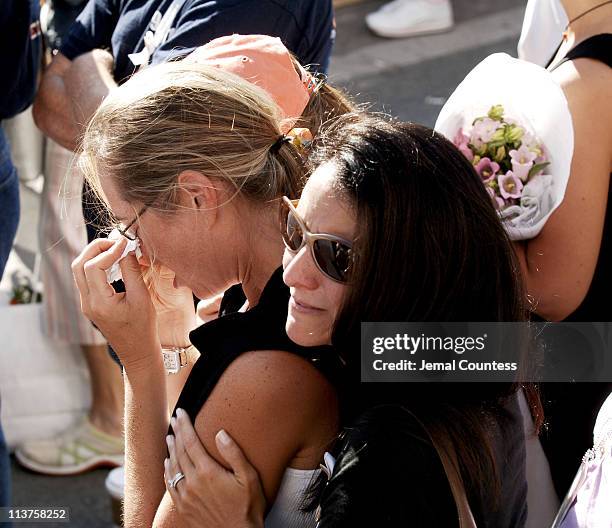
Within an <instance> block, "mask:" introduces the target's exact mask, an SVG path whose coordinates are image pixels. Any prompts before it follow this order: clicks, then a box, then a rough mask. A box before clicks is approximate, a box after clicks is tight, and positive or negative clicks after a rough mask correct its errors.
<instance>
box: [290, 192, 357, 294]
mask: <svg viewBox="0 0 612 528" xmlns="http://www.w3.org/2000/svg"><path fill="white" fill-rule="evenodd" d="M298 201H299V200H290V199H289V198H287V197H286V196H283V203H282V212H281V233H282V235H283V241H284V242H285V246H286V247H287V249H288V250H289V251H291V252H292V253H297V252H298V251H300V250H301V249H302V248H303V247H304V245H306V244H308V245H309V246H310V251H311V254H312V259H313V260H314V262H315V264H316V265H317V268H319V271H320V272H321V273H323V275H325V276H326V277H329V278H330V279H331V280H333V281H336V282H340V283H345V282H346V281H347V280H348V274H349V271H350V267H351V262H352V249H351V248H352V243H351V242H349V241H348V240H345V239H343V238H340V237H337V236H334V235H327V234H324V233H311V232H310V231H309V230H308V228H307V227H306V223H305V222H304V220H302V219H301V218H300V216H299V215H298V213H297V211H296V209H295V207H296V206H297V204H298Z"/></svg>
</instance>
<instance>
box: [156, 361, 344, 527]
mask: <svg viewBox="0 0 612 528" xmlns="http://www.w3.org/2000/svg"><path fill="white" fill-rule="evenodd" d="M335 406H336V400H335V395H334V392H333V389H332V388H331V386H330V385H329V384H328V383H327V381H325V380H324V378H323V377H322V376H321V374H320V373H318V372H317V371H316V370H315V369H314V368H313V367H312V366H311V365H309V364H308V363H307V362H306V361H304V360H303V359H301V358H299V357H297V356H294V355H292V354H289V353H287V352H264V351H258V352H252V353H248V354H244V355H242V356H241V357H240V358H238V359H237V360H236V361H234V363H232V365H231V366H230V367H229V368H228V369H227V371H226V372H225V374H224V375H223V377H222V378H221V380H220V381H219V383H218V384H217V386H216V387H215V389H214V391H213V392H212V394H211V395H210V397H209V399H208V400H207V401H206V403H205V405H204V407H203V408H202V410H201V411H200V413H199V414H198V416H197V419H196V423H195V429H196V432H197V434H198V437H199V438H200V439H201V441H202V444H203V445H204V447H205V449H206V450H207V451H208V452H209V453H210V454H211V456H212V457H213V458H215V459H216V460H217V461H218V462H219V463H221V464H223V465H225V464H226V462H225V461H224V459H223V457H222V456H221V455H220V454H219V451H218V449H217V446H216V442H215V434H216V433H217V431H219V429H221V428H223V429H225V430H227V431H228V433H229V434H231V436H232V437H233V438H234V439H236V442H238V443H239V445H241V447H242V448H243V450H244V453H245V456H246V457H247V458H248V460H250V461H251V463H252V465H253V466H254V467H255V469H256V470H257V472H258V473H259V475H260V478H261V482H262V485H263V490H264V494H265V497H266V501H267V504H268V507H270V505H271V504H272V503H273V501H274V498H275V497H276V493H277V491H278V487H279V486H280V482H281V479H282V476H283V473H284V471H285V468H286V467H287V466H288V465H289V464H290V463H291V465H292V467H304V468H313V467H316V466H317V463H318V461H319V460H320V459H321V456H322V454H323V451H324V450H325V447H326V446H327V443H328V442H329V441H331V440H332V439H333V437H334V435H335V433H336V429H337V419H336V415H335ZM306 446H310V447H306ZM313 446H314V447H313ZM226 467H227V466H226ZM179 524H180V523H179V522H178V518H177V513H176V509H175V506H174V504H173V502H172V499H171V497H170V495H169V494H168V493H166V494H165V495H164V498H163V500H162V502H161V504H160V507H159V510H158V512H157V515H156V517H155V523H154V526H155V527H156V528H161V527H164V528H165V527H168V528H169V527H172V526H178V525H179Z"/></svg>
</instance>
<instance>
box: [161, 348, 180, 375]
mask: <svg viewBox="0 0 612 528" xmlns="http://www.w3.org/2000/svg"><path fill="white" fill-rule="evenodd" d="M163 357H164V367H166V370H167V371H168V372H169V373H170V374H176V373H177V372H178V371H179V370H180V368H181V364H180V358H179V354H178V352H163Z"/></svg>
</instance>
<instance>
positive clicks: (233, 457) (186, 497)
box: [164, 409, 266, 528]
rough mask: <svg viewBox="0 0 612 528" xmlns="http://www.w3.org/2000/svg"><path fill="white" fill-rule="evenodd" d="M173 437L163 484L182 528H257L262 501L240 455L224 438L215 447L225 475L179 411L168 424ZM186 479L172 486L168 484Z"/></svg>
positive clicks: (223, 434) (252, 470)
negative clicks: (223, 462) (178, 479)
mask: <svg viewBox="0 0 612 528" xmlns="http://www.w3.org/2000/svg"><path fill="white" fill-rule="evenodd" d="M171 424H172V429H173V431H174V434H175V436H169V437H168V439H167V442H168V452H169V454H170V458H168V459H166V462H165V471H164V478H165V480H166V487H167V489H168V492H169V493H170V496H171V497H172V501H173V502H174V506H175V507H176V509H177V512H178V514H179V517H180V520H181V526H183V527H185V528H201V527H202V526H206V527H207V528H261V527H263V523H264V512H265V509H266V499H265V498H264V494H263V488H262V485H261V481H260V479H259V475H258V473H257V471H256V469H255V468H254V467H253V466H252V465H251V463H250V462H249V461H248V460H247V458H246V456H245V455H244V453H243V452H242V449H240V447H239V446H238V444H236V442H234V440H233V439H232V438H231V437H230V436H229V435H228V434H227V433H226V432H225V431H219V433H217V436H216V437H215V443H216V445H217V449H218V450H219V453H220V455H221V456H222V457H223V459H224V461H225V462H226V464H227V465H228V466H229V467H230V468H231V470H230V471H228V470H227V469H225V468H224V467H223V466H222V465H221V464H219V463H218V462H217V461H216V460H215V459H214V458H212V457H211V456H210V455H209V454H208V452H207V451H206V448H205V447H204V446H203V445H202V442H201V441H200V438H199V437H198V435H197V433H196V431H195V429H194V428H193V426H192V425H191V421H190V420H189V417H188V416H187V413H186V412H185V411H183V410H182V409H177V418H173V419H172V421H171ZM179 472H181V473H182V474H183V475H184V478H182V479H181V480H180V481H179V482H178V483H177V484H176V486H174V487H172V486H170V485H169V481H170V480H171V479H172V478H173V477H175V476H176V475H177V474H178V473H179Z"/></svg>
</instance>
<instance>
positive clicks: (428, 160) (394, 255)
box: [168, 118, 526, 528]
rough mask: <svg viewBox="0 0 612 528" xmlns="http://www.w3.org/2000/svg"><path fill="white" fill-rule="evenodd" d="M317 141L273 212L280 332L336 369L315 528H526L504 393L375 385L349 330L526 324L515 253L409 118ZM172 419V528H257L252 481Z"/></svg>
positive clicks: (246, 469) (520, 458)
mask: <svg viewBox="0 0 612 528" xmlns="http://www.w3.org/2000/svg"><path fill="white" fill-rule="evenodd" d="M325 144H327V145H329V146H330V147H329V148H328V149H322V150H320V151H319V154H318V156H317V159H316V160H315V161H316V162H317V163H318V164H319V166H318V168H317V169H316V170H315V172H314V173H313V175H312V176H311V177H310V179H309V181H308V183H307V185H306V187H305V189H304V192H303V194H302V197H301V199H300V201H299V204H298V205H297V209H296V208H294V207H293V205H292V204H291V203H289V202H288V201H286V203H287V210H286V215H285V216H284V217H283V218H285V219H286V222H285V224H284V228H283V235H284V239H285V244H286V250H285V255H284V259H283V265H284V268H285V271H284V276H283V278H284V281H285V283H286V284H287V286H288V287H289V289H290V292H291V298H290V301H289V308H288V316H287V325H286V329H287V334H288V335H289V337H290V338H291V339H292V340H293V341H295V342H296V343H298V344H301V345H307V346H316V345H324V344H333V345H334V347H335V349H336V350H339V351H340V353H341V354H342V356H343V358H344V361H345V362H346V369H347V383H346V386H344V387H343V390H342V391H341V393H340V398H341V401H342V409H343V415H342V416H343V424H342V425H343V426H344V434H343V435H342V436H341V438H339V439H338V441H337V442H336V445H335V447H334V449H333V450H332V455H333V457H335V464H334V462H333V458H332V457H330V456H326V457H325V463H326V466H327V468H328V471H329V472H330V474H331V478H330V479H329V481H328V482H327V483H326V484H325V483H323V484H322V485H317V484H313V486H312V490H311V491H312V493H313V497H314V501H315V503H316V502H318V503H319V506H320V521H319V523H320V526H321V527H328V526H334V527H336V526H377V527H379V526H457V525H460V526H473V523H474V521H475V522H476V524H477V525H478V526H479V527H487V526H489V527H495V528H502V527H517V526H523V525H524V523H525V519H526V482H525V451H524V435H523V429H522V422H521V418H520V416H519V413H518V408H517V405H516V400H515V393H516V386H515V385H514V384H511V383H508V384H445V383H442V384H428V385H423V384H383V385H382V386H381V385H379V384H360V383H359V376H358V371H359V364H360V358H359V349H360V348H359V336H360V323H361V321H430V322H434V321H439V322H444V321H517V320H521V319H522V318H523V314H524V307H523V305H522V299H523V292H522V289H521V285H520V282H519V281H518V280H517V275H518V274H517V264H516V263H515V260H514V253H513V251H512V247H511V244H510V242H509V241H508V238H507V237H506V234H505V232H504V230H503V229H502V226H501V225H500V223H499V221H498V219H497V216H496V213H495V211H494V209H493V207H492V205H491V203H490V201H489V199H488V197H487V194H486V192H485V191H484V189H483V187H482V184H481V182H480V181H479V179H478V177H477V175H476V174H475V173H474V171H473V168H472V167H471V165H470V164H469V162H467V161H466V159H465V158H464V157H463V156H462V155H461V154H460V153H459V151H457V150H456V149H455V147H454V146H453V145H452V144H451V143H449V142H448V141H447V140H445V139H444V138H442V137H441V136H439V135H438V134H436V133H434V132H432V131H431V130H429V129H427V128H424V127H420V126H418V125H409V124H392V123H389V122H386V121H384V120H381V119H378V118H368V119H364V120H361V121H358V122H354V123H351V124H348V125H347V124H341V125H338V127H337V129H336V130H335V131H334V132H332V133H331V137H330V138H328V140H327V141H326V142H325ZM178 414H179V416H178V419H177V421H175V423H174V430H175V432H176V436H177V438H176V447H177V448H176V449H175V448H174V447H173V448H172V449H171V450H170V455H171V460H170V463H169V469H168V474H171V473H173V472H175V471H181V472H182V473H184V475H185V478H184V479H183V480H184V482H182V483H181V484H180V485H179V486H177V487H176V488H175V489H173V490H171V494H172V497H173V501H174V503H175V504H176V506H177V509H178V512H179V515H180V516H181V519H183V520H184V521H185V526H258V525H261V523H262V518H261V517H258V515H257V514H258V512H262V511H263V507H262V506H261V495H260V493H259V492H258V486H257V478H256V475H255V474H254V473H253V471H252V468H250V466H249V464H248V461H247V460H246V459H245V458H244V456H243V455H241V453H240V451H239V449H238V448H237V446H236V445H235V444H234V443H233V442H232V440H231V439H230V438H229V437H228V435H227V434H226V433H225V432H224V431H220V432H219V434H218V435H217V446H218V449H219V452H220V453H221V456H222V457H224V459H225V460H226V462H227V464H228V465H229V466H230V467H232V470H233V473H232V472H228V471H226V470H225V469H223V468H221V467H220V466H218V465H217V464H215V463H214V461H213V460H212V459H211V458H210V457H209V456H208V455H207V453H206V452H205V450H204V449H203V448H202V446H201V443H200V442H199V440H198V438H197V436H196V435H195V434H194V432H193V429H192V428H191V427H190V425H189V421H188V419H187V418H186V416H185V414H184V413H178ZM457 470H458V471H457ZM195 490H200V493H196V491H195ZM206 497H208V499H207V498H206ZM211 497H214V500H213V499H211ZM305 507H308V505H305ZM458 519H461V521H458ZM189 523H192V524H189ZM198 523H199V524H198Z"/></svg>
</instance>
